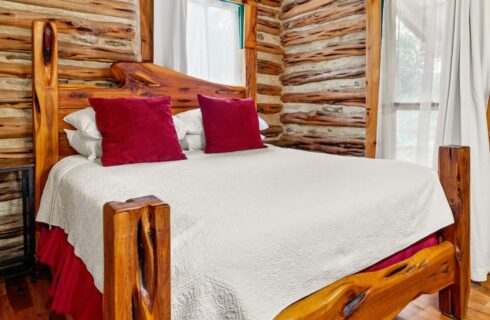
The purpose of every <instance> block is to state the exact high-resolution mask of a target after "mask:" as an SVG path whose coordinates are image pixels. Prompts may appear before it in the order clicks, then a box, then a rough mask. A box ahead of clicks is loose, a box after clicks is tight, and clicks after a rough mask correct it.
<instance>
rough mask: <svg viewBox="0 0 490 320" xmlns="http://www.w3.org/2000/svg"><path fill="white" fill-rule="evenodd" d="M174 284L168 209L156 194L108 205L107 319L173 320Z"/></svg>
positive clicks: (106, 250)
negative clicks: (171, 282) (171, 276)
mask: <svg viewBox="0 0 490 320" xmlns="http://www.w3.org/2000/svg"><path fill="white" fill-rule="evenodd" d="M170 281H171V280H170V207H169V206H168V205H167V204H165V203H163V202H162V201H160V200H159V199H157V198H156V197H153V196H150V197H143V198H138V199H132V200H129V201H127V202H125V203H121V202H109V203H107V204H105V205H104V295H103V300H104V303H103V306H104V319H107V320H130V319H139V320H170ZM133 306H134V311H133V309H132V307H133ZM133 312H134V317H133Z"/></svg>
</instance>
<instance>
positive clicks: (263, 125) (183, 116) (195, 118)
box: [175, 109, 269, 135]
mask: <svg viewBox="0 0 490 320" xmlns="http://www.w3.org/2000/svg"><path fill="white" fill-rule="evenodd" d="M175 117H176V118H177V119H179V120H182V121H183V122H185V123H186V124H187V134H191V135H197V134H202V133H203V132H204V127H203V125H202V114H201V109H193V110H189V111H185V112H181V113H179V114H177V115H176V116H175ZM257 117H258V116H257ZM258 118H259V129H260V131H262V130H265V129H267V128H269V125H268V124H267V122H265V121H264V120H263V119H261V118H260V117H258Z"/></svg>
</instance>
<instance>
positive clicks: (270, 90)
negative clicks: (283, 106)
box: [257, 83, 282, 96]
mask: <svg viewBox="0 0 490 320" xmlns="http://www.w3.org/2000/svg"><path fill="white" fill-rule="evenodd" d="M257 92H258V93H259V94H262V95H265V96H280V95H281V92H282V87H279V86H273V85H270V84H264V83H259V84H257Z"/></svg>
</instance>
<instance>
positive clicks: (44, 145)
mask: <svg viewBox="0 0 490 320" xmlns="http://www.w3.org/2000/svg"><path fill="white" fill-rule="evenodd" d="M256 9H257V8H256V7H255V6H251V5H250V6H248V5H247V8H246V12H248V15H249V16H248V18H247V22H248V26H249V29H248V31H247V32H246V35H245V36H246V50H245V55H246V60H247V86H246V87H237V86H227V85H221V84H216V83H211V82H208V81H204V80H201V79H197V78H193V77H190V76H187V75H184V74H181V73H179V72H176V71H173V70H170V69H167V68H164V67H160V66H157V65H154V64H151V63H135V62H120V63H115V64H113V65H112V66H111V72H112V74H113V76H114V80H115V81H117V82H118V83H119V84H120V86H119V87H117V88H99V87H95V86H89V85H76V86H73V85H63V84H59V83H58V42H57V37H58V34H57V28H56V24H55V23H53V22H46V21H34V23H33V29H32V30H33V37H32V39H33V52H32V60H33V63H32V65H33V72H32V75H33V107H32V117H33V145H34V161H35V181H34V184H35V204H36V212H37V209H38V208H39V203H40V199H41V194H42V191H43V189H44V185H45V183H46V180H47V177H48V174H49V171H50V170H51V168H52V167H53V165H54V164H56V162H58V161H59V160H60V159H61V158H63V157H66V156H68V155H72V154H75V151H74V150H73V149H72V148H71V147H70V146H69V145H68V141H67V138H66V134H65V132H64V129H67V128H70V125H68V124H67V123H65V122H64V121H63V118H64V117H65V116H66V115H67V114H70V113H72V112H75V111H77V110H80V109H83V108H85V107H88V106H89V102H88V99H89V98H90V97H105V98H111V97H142V98H143V97H157V96H170V97H172V111H173V113H174V114H175V113H179V112H182V111H186V110H189V109H193V108H198V107H199V104H198V101H197V94H198V93H202V94H206V95H210V96H215V97H226V98H244V97H255V95H256V92H255V90H256V79H255V65H256V51H255V41H254V39H255V27H253V26H254V24H253V23H252V22H253V21H254V17H255V16H256V13H257V12H256Z"/></svg>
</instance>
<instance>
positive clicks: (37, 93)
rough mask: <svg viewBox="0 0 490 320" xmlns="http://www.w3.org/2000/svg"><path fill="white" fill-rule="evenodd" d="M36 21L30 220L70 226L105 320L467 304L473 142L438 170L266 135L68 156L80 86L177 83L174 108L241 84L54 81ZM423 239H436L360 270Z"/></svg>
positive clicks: (147, 78) (50, 54)
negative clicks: (221, 144) (144, 151)
mask: <svg viewBox="0 0 490 320" xmlns="http://www.w3.org/2000/svg"><path fill="white" fill-rule="evenodd" d="M33 33H34V36H33V40H34V51H33V64H34V73H33V77H34V88H33V90H34V97H35V99H34V106H33V118H34V143H35V158H36V160H35V161H36V184H35V185H36V204H37V208H38V216H37V220H38V221H39V222H42V223H44V224H46V225H49V226H54V227H57V228H58V229H57V230H59V228H61V229H62V230H63V232H64V233H66V235H67V236H66V239H65V241H68V243H69V245H70V246H71V247H72V250H73V253H74V255H75V256H76V257H77V258H78V259H80V261H81V263H82V264H83V265H84V267H85V268H86V269H87V271H88V272H89V273H90V276H91V277H92V279H93V282H94V286H95V287H96V288H97V289H98V291H100V292H101V293H102V292H103V294H101V295H102V299H103V302H102V305H103V314H104V319H131V318H133V317H135V318H137V319H170V318H171V317H172V318H173V319H202V318H209V319H215V318H216V319H217V318H228V319H271V318H275V319H347V318H348V319H366V318H375V319H389V318H392V317H394V316H395V315H396V314H397V313H398V312H399V311H400V310H401V309H402V308H403V307H404V306H405V305H406V304H407V303H409V302H410V301H411V300H413V299H415V298H416V297H417V296H419V295H420V294H423V293H433V292H438V291H440V308H441V311H443V312H444V313H447V314H451V315H453V316H455V317H457V318H462V317H463V316H464V314H465V312H466V307H467V301H468V293H469V291H468V290H469V271H468V266H469V260H468V258H469V240H468V236H469V189H468V188H469V181H468V177H469V164H468V158H469V150H468V148H465V147H457V146H453V147H443V148H441V150H440V153H439V156H440V173H439V176H440V179H439V177H438V176H437V173H435V172H432V171H431V170H429V169H425V168H422V167H419V166H416V165H413V164H409V163H402V162H395V161H383V160H369V159H356V158H342V157H338V156H332V155H324V154H318V153H308V152H304V151H298V150H286V149H280V148H276V147H273V146H269V147H268V148H266V149H261V150H253V151H244V152H236V153H232V154H224V155H214V156H209V155H206V156H204V155H203V154H202V153H199V152H197V153H189V154H188V158H189V161H186V162H173V163H153V164H135V165H128V166H122V167H114V168H104V167H102V166H101V165H100V164H99V163H98V162H90V161H88V160H86V159H84V158H83V157H81V156H76V155H73V154H74V153H73V150H71V149H70V148H69V146H68V144H67V142H66V137H65V136H64V133H63V131H62V129H64V128H65V127H66V124H64V123H63V121H61V120H60V119H62V117H63V116H64V115H66V114H68V113H70V112H73V111H75V110H78V109H80V108H83V107H85V106H87V105H88V102H87V99H88V98H90V97H128V96H134V97H148V96H161V95H171V96H172V97H173V101H174V105H173V111H174V112H175V113H178V112H180V111H184V110H188V109H191V108H196V107H198V104H197V101H196V94H197V93H206V94H209V95H215V96H219V97H245V96H247V92H246V90H245V88H241V87H230V86H224V85H217V84H213V83H209V82H205V81H202V80H199V79H195V78H191V77H188V76H185V75H182V74H179V73H177V72H174V71H171V70H168V69H165V68H162V67H158V66H155V65H152V64H143V63H117V64H114V65H113V67H112V72H113V74H114V76H115V78H116V79H118V80H119V81H120V82H121V87H120V88H113V89H101V88H91V87H64V86H60V85H58V83H57V43H56V26H55V24H54V23H51V22H35V23H34V28H33ZM298 168H301V169H298ZM251 173H253V174H251ZM286 173H287V174H286ZM48 177H49V178H48ZM305 185H308V187H305ZM149 195H151V196H149ZM41 196H42V201H41ZM127 199H132V200H128V201H126V200H127ZM162 200H164V201H165V202H163V201H162ZM448 200H449V201H448ZM170 210H172V211H171V212H172V213H170ZM434 233H436V234H437V242H439V243H434V239H435V238H434V236H432V237H431V235H433V234H434ZM427 237H429V239H431V240H430V241H432V244H433V246H431V247H429V248H425V249H423V250H421V251H418V252H416V253H415V254H414V255H413V256H411V257H407V259H405V260H402V261H399V262H396V263H394V264H391V263H390V264H385V265H383V266H385V267H384V268H381V269H379V268H376V269H369V270H368V271H363V270H366V269H367V268H369V267H370V266H372V265H373V264H375V263H376V262H379V261H382V260H385V259H386V258H387V257H390V256H392V255H393V254H395V253H397V252H399V251H400V250H402V249H405V248H407V247H410V246H411V245H413V244H414V243H417V244H420V241H424V240H426V239H427ZM422 247H426V246H425V245H423V246H422ZM412 248H413V247H412ZM377 269H379V270H377ZM373 270H377V271H373ZM99 299H100V297H99Z"/></svg>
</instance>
